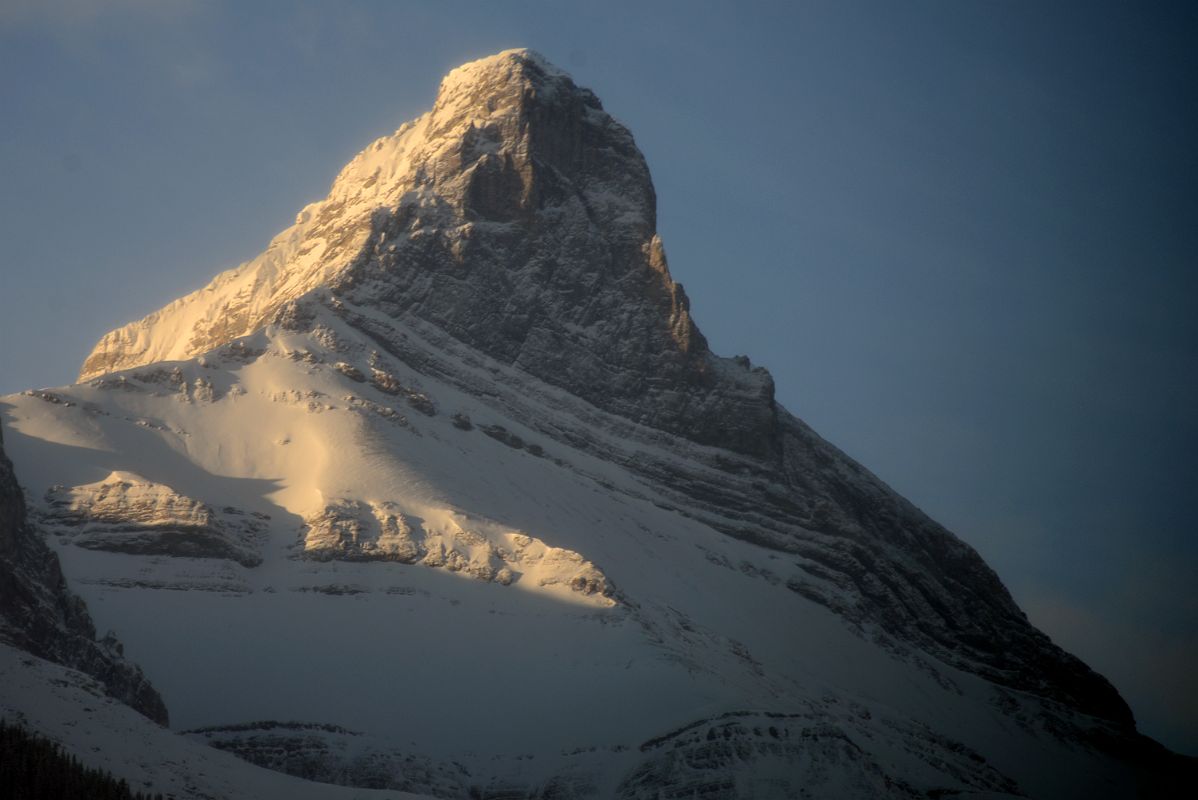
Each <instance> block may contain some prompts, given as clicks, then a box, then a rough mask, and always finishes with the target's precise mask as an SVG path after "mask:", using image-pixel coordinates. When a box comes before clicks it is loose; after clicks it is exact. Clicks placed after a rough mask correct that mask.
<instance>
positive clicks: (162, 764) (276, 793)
mask: <svg viewBox="0 0 1198 800" xmlns="http://www.w3.org/2000/svg"><path fill="white" fill-rule="evenodd" d="M0 687H3V689H2V690H0V718H2V719H4V720H5V721H7V722H8V723H10V724H19V725H23V726H25V727H28V728H29V729H31V730H35V731H37V732H38V733H40V734H41V735H43V736H46V737H48V738H50V739H51V740H52V741H54V742H57V743H58V744H60V745H61V746H62V748H63V750H64V752H66V753H67V754H68V755H71V756H74V757H75V758H76V759H78V760H79V762H80V763H82V764H84V765H85V766H88V767H95V768H99V769H104V770H107V771H110V772H112V773H113V774H114V775H116V776H118V777H120V778H124V779H125V780H126V781H128V783H129V787H130V788H131V789H132V790H133V791H142V792H147V793H158V792H161V793H162V794H163V795H164V796H166V797H172V798H176V800H212V799H213V798H220V799H221V800H428V798H427V796H423V795H414V794H409V793H405V792H397V791H371V790H368V789H361V788H347V787H342V786H332V785H328V784H321V783H316V782H313V781H307V780H300V779H298V778H294V777H291V776H288V775H282V774H280V773H278V772H274V771H271V770H266V769H262V768H260V767H255V766H253V765H251V764H247V763H246V762H245V761H244V760H241V759H238V758H235V757H233V756H230V755H228V754H226V753H220V752H217V751H215V750H213V749H211V748H208V747H204V746H202V745H199V744H197V743H195V742H193V741H190V740H188V739H187V738H185V737H182V736H179V735H178V734H175V733H172V732H171V731H169V730H167V729H165V728H162V727H159V726H158V725H155V724H154V723H153V722H151V721H149V720H148V719H146V718H145V717H143V716H142V715H140V714H138V713H137V712H136V711H134V710H133V709H131V708H129V707H128V706H125V705H122V704H121V703H118V702H116V701H115V700H113V699H112V698H111V697H108V696H106V695H105V693H104V690H103V687H102V686H100V685H99V684H98V683H96V681H95V680H94V679H92V678H89V677H88V676H86V675H84V674H83V673H81V672H76V671H75V670H71V669H67V668H66V667H61V666H59V665H57V664H52V663H50V662H48V661H43V660H42V659H40V658H37V657H35V656H32V655H30V654H29V653H26V652H24V651H21V650H17V649H15V648H13V647H10V646H8V645H5V644H0Z"/></svg>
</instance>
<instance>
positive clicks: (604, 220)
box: [80, 51, 1132, 726]
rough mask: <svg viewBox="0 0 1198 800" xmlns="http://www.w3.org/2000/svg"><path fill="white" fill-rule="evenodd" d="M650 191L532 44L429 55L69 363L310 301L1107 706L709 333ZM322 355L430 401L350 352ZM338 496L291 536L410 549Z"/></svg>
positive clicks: (765, 377) (290, 325)
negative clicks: (297, 200) (360, 139)
mask: <svg viewBox="0 0 1198 800" xmlns="http://www.w3.org/2000/svg"><path fill="white" fill-rule="evenodd" d="M655 213H656V212H655V197H654V191H653V186H652V183H651V181H650V178H649V173H648V169H647V167H646V165H645V161H644V158H643V157H642V156H641V154H640V152H639V151H638V150H637V148H636V145H635V143H634V141H633V139H632V136H631V134H630V133H629V132H628V131H627V129H625V128H624V127H623V126H622V125H620V124H619V123H618V122H616V121H615V120H614V119H612V117H611V116H610V115H608V114H607V113H606V112H605V111H604V110H603V108H602V106H601V105H600V103H599V101H598V99H597V98H596V97H595V96H594V94H592V93H591V92H590V91H588V90H586V89H582V88H579V87H577V86H576V85H575V84H574V83H573V81H572V80H571V79H570V78H569V77H568V76H567V75H565V74H564V73H562V72H560V71H559V70H557V69H555V68H554V67H552V66H551V65H549V64H548V63H546V62H545V61H544V60H543V59H542V58H540V57H539V56H537V55H535V54H533V53H530V52H528V51H509V52H506V53H502V54H500V55H498V56H494V57H491V58H488V59H483V60H481V61H478V62H474V63H472V64H467V65H465V66H463V67H461V68H459V69H458V70H455V71H454V72H452V73H451V74H450V75H449V76H448V77H447V78H446V79H445V81H444V82H443V84H442V86H441V91H440V93H439V96H438V98H437V101H436V104H435V106H434V108H433V110H432V111H430V112H429V113H428V114H426V115H424V116H422V117H420V118H419V119H417V120H416V121H414V122H412V123H410V124H408V125H405V126H403V127H402V128H400V129H399V130H398V131H397V132H396V133H395V134H394V135H392V136H388V137H384V138H382V139H379V140H378V141H376V142H375V143H373V144H372V145H371V146H369V147H368V148H367V149H366V150H364V151H363V152H362V153H361V154H359V155H358V156H357V157H356V158H355V159H354V160H353V161H352V162H351V163H350V164H349V165H348V166H347V167H346V168H345V170H343V171H342V173H341V174H340V176H339V177H338V178H337V180H336V181H335V183H334V185H333V187H332V190H331V192H330V195H329V197H328V198H327V199H325V200H324V201H321V202H319V203H315V204H313V205H310V206H308V207H307V208H305V209H304V210H303V211H302V212H301V214H300V215H299V217H298V218H297V222H296V225H295V226H293V227H292V228H291V229H289V230H288V231H285V232H284V233H282V234H280V235H279V236H278V237H276V239H275V240H274V241H273V242H272V243H271V246H270V248H269V249H268V250H267V251H266V252H265V253H263V254H262V255H261V256H259V257H258V258H257V259H255V260H254V261H251V262H249V263H247V264H245V265H243V266H242V267H239V268H238V269H236V270H233V271H231V272H228V273H225V274H223V275H221V276H219V277H217V278H216V280H215V281H214V282H213V283H212V284H211V285H210V286H209V287H207V288H205V289H204V290H201V291H200V292H197V293H195V294H192V295H189V296H187V297H185V298H183V299H181V300H179V301H177V302H175V303H173V304H171V305H170V306H167V307H166V308H164V309H162V310H161V311H159V312H156V313H155V314H152V315H150V316H149V317H147V318H146V319H144V320H142V321H141V322H137V323H133V324H131V325H128V326H126V327H124V328H121V329H119V330H117V331H113V332H112V333H110V334H108V335H107V336H105V337H104V338H103V339H102V340H101V341H100V343H99V344H98V345H97V347H96V349H95V351H94V352H93V353H92V354H91V355H90V356H89V357H88V359H87V361H86V362H85V364H84V366H83V370H82V373H81V376H80V377H81V379H86V378H92V377H95V376H98V375H100V374H102V373H105V372H108V371H111V370H116V369H125V368H129V367H134V366H139V365H142V364H146V363H151V362H155V361H161V360H168V359H180V358H186V357H191V356H196V355H199V354H203V353H207V352H210V351H213V350H215V349H217V348H220V347H222V346H224V345H228V344H229V343H230V342H231V341H232V340H234V339H236V338H237V337H239V336H242V335H245V334H248V333H251V332H254V331H258V330H261V329H264V328H267V327H269V326H271V325H274V326H277V328H278V329H282V330H286V331H296V332H309V333H312V334H313V336H315V337H317V338H319V339H320V340H321V341H322V342H327V347H328V349H329V350H331V351H337V352H340V351H341V350H345V349H347V348H343V347H341V345H340V344H339V343H338V342H336V341H334V338H335V337H334V336H333V334H332V332H331V329H330V328H329V327H327V325H326V323H325V322H322V321H321V320H322V319H324V320H327V318H328V315H329V313H330V312H331V313H332V314H333V315H335V317H336V318H337V319H338V320H340V321H341V322H342V323H344V324H345V325H348V326H349V327H350V328H351V329H354V330H356V332H357V333H358V335H360V336H363V338H366V337H368V339H369V340H370V341H371V342H372V344H373V345H375V346H377V347H378V348H379V349H381V350H382V351H383V352H384V353H385V354H386V355H387V356H388V357H389V358H392V359H394V360H395V361H397V362H400V363H403V364H406V365H408V366H410V367H411V368H412V369H413V370H416V371H419V372H421V373H422V374H425V375H429V376H433V377H436V378H437V379H438V380H442V381H445V382H447V383H450V384H452V385H455V386H456V387H457V388H459V389H461V390H463V391H465V392H467V393H469V394H470V395H472V396H473V397H476V398H485V399H486V401H487V402H490V403H492V404H493V405H494V406H495V407H496V408H501V409H502V411H503V413H504V414H505V415H507V416H508V417H509V418H514V419H517V420H520V421H521V422H522V423H523V424H525V425H527V426H528V427H530V428H531V429H534V430H536V431H538V432H540V433H542V434H544V436H545V437H546V438H547V440H553V441H556V442H561V443H563V444H564V445H566V446H568V447H571V448H574V449H576V450H580V451H584V452H586V453H587V454H588V455H591V456H595V457H597V458H600V459H603V460H605V461H608V462H613V463H616V464H618V465H620V466H621V467H622V468H624V469H627V470H628V471H630V472H631V473H633V474H635V475H637V476H638V477H639V478H640V479H641V480H642V481H643V482H644V484H645V485H646V487H647V488H646V490H645V493H646V495H649V496H652V498H653V501H654V502H655V503H658V504H660V505H663V506H666V507H668V508H671V509H674V510H676V511H679V512H680V513H683V514H686V515H688V516H692V517H694V518H696V519H700V520H702V521H703V522H705V523H707V524H709V525H710V526H712V527H714V528H716V529H718V530H720V531H723V532H724V533H727V534H729V535H732V536H735V537H737V538H740V539H744V540H748V541H752V542H754V543H756V544H759V545H762V546H763V547H766V548H770V549H771V550H773V551H775V552H776V553H780V554H785V556H784V557H785V558H787V559H790V561H791V564H792V565H794V566H796V567H797V568H798V569H799V570H801V576H798V577H792V578H789V579H788V580H787V581H786V583H787V585H788V586H789V587H790V588H791V589H792V590H793V591H795V592H797V593H799V594H801V595H803V596H804V597H808V598H810V599H813V600H816V601H818V602H820V603H823V604H824V605H827V606H828V607H830V608H832V609H834V610H835V611H837V612H839V613H840V614H841V615H843V616H844V617H846V618H848V619H849V620H850V621H852V622H854V623H856V624H858V625H859V626H860V627H861V629H862V630H863V631H864V632H866V634H867V635H875V636H878V637H881V638H884V639H885V640H886V642H887V644H888V645H892V646H894V647H896V648H907V647H910V648H914V649H916V650H918V651H922V652H925V653H928V654H930V655H933V656H935V657H937V658H940V659H942V660H944V661H946V662H948V663H951V664H953V665H955V666H958V667H960V668H963V669H966V670H969V671H971V672H975V673H978V674H981V675H983V676H985V677H987V678H988V679H990V680H992V681H994V682H996V683H1000V684H1003V685H1007V686H1012V687H1016V688H1019V689H1025V690H1028V691H1032V692H1036V693H1038V694H1041V695H1043V696H1047V697H1050V698H1053V699H1056V700H1059V701H1061V702H1064V703H1066V704H1068V705H1069V706H1071V707H1073V708H1075V709H1078V710H1081V711H1084V712H1087V713H1091V714H1095V715H1098V716H1100V717H1103V718H1106V719H1109V720H1112V721H1115V722H1117V723H1118V724H1120V725H1124V726H1130V725H1132V717H1131V713H1130V710H1129V709H1128V707H1127V706H1126V704H1125V703H1124V702H1123V700H1122V699H1121V698H1120V697H1119V695H1118V693H1117V692H1116V691H1115V690H1114V688H1113V687H1112V686H1111V685H1110V684H1109V683H1108V682H1107V681H1106V680H1105V679H1103V678H1102V677H1101V676H1098V675H1096V674H1095V673H1093V672H1092V671H1090V670H1089V669H1088V668H1087V667H1086V666H1085V665H1084V664H1082V663H1081V662H1080V661H1079V660H1078V659H1076V658H1074V657H1073V656H1070V655H1069V654H1067V653H1065V652H1063V651H1062V650H1060V649H1059V648H1057V647H1056V646H1055V645H1053V644H1052V643H1051V642H1050V641H1049V640H1048V639H1047V637H1045V636H1044V635H1043V634H1042V633H1040V632H1039V631H1037V630H1036V629H1035V628H1033V627H1032V626H1031V625H1030V624H1029V623H1028V622H1027V619H1026V617H1025V616H1024V614H1023V613H1022V612H1021V611H1020V610H1019V608H1018V607H1017V606H1016V605H1015V603H1014V602H1013V601H1012V599H1011V597H1010V595H1009V594H1008V592H1007V591H1006V589H1005V588H1004V587H1003V586H1002V584H1001V582H1000V581H999V579H998V578H997V576H996V575H995V574H994V572H993V571H992V570H991V569H990V568H989V567H988V566H987V565H986V564H985V563H984V562H983V561H982V560H981V558H980V557H979V556H978V555H977V553H976V552H975V551H974V550H973V549H972V548H970V547H969V546H967V545H965V544H964V543H962V542H961V541H959V540H958V539H956V538H955V537H954V536H953V535H952V534H950V533H949V532H948V531H946V530H945V529H944V528H942V527H941V526H939V525H937V524H936V523H935V522H933V521H932V520H930V519H928V518H927V517H926V516H925V515H924V514H923V513H921V512H920V511H919V510H918V509H916V508H915V507H913V506H912V505H911V504H910V503H908V502H907V501H906V500H904V499H903V498H901V497H899V496H898V495H897V494H895V493H894V492H893V491H892V490H891V489H889V487H887V486H885V485H884V484H883V483H882V482H881V481H879V480H878V479H877V478H876V477H874V476H873V475H871V474H870V473H869V472H868V471H867V470H865V469H864V468H863V467H861V466H860V465H858V464H857V463H856V462H854V461H853V460H852V459H850V458H848V457H847V456H846V455H844V454H843V453H841V452H840V451H839V450H837V449H836V448H835V447H833V446H832V445H830V444H828V443H827V442H825V441H823V440H822V439H821V438H820V437H819V436H818V435H816V434H815V433H814V432H813V431H811V429H810V428H808V427H807V426H806V425H805V424H804V423H803V422H801V421H800V420H798V419H797V418H795V417H793V416H792V415H790V414H789V413H788V412H787V411H786V410H785V409H783V408H781V407H780V406H779V405H778V404H777V403H775V401H774V396H773V382H772V379H771V378H770V376H769V374H768V373H767V372H766V371H765V370H762V369H760V368H753V367H751V366H750V365H749V362H748V360H747V359H722V358H718V357H716V356H715V355H713V354H712V353H711V352H710V350H709V349H708V346H707V343H706V341H705V339H704V338H703V336H702V334H700V333H699V331H698V329H697V327H696V326H695V323H694V321H693V320H692V318H691V315H690V309H689V305H688V302H687V299H686V295H685V293H684V292H683V290H682V287H681V286H680V285H679V284H677V283H675V282H674V281H673V279H672V278H671V277H670V273H669V270H668V268H667V265H666V259H665V254H664V250H663V247H662V243H661V240H660V239H659V237H658V236H657V233H656V220H655ZM317 334H319V336H317ZM330 337H333V338H330ZM349 349H352V348H349ZM359 349H361V348H360V347H359ZM447 354H452V356H453V357H452V358H449V357H447ZM463 364H468V365H469V368H465V367H463V366H461V365H463ZM334 368H335V369H336V370H337V371H338V372H339V373H340V374H341V375H343V376H345V377H346V378H347V379H348V380H350V381H351V382H353V383H354V384H355V385H358V384H362V385H371V386H374V387H376V388H377V389H378V390H379V391H381V392H384V393H386V394H392V395H395V394H399V393H403V392H406V393H407V394H408V397H409V404H410V405H411V406H412V407H413V408H416V409H417V410H420V411H421V412H422V413H435V409H436V406H435V404H434V403H433V402H432V401H431V400H429V399H428V398H427V397H425V398H424V400H425V401H428V402H427V404H425V405H423V406H419V405H418V404H417V402H416V400H413V397H415V396H416V395H418V394H419V393H416V392H414V390H405V389H404V388H403V387H402V385H400V384H398V383H396V382H394V381H393V380H389V379H388V378H386V377H380V374H379V372H378V371H377V370H376V369H375V365H374V364H373V363H370V364H368V363H365V362H364V361H363V363H351V359H350V358H349V357H348V356H347V357H344V358H338V359H337V360H336V362H335V364H334ZM505 370H506V371H505ZM385 374H386V373H385V372H384V375H385ZM371 375H373V376H374V377H373V380H371V381H370V383H369V384H367V383H366V381H367V376H371ZM420 397H423V395H420ZM530 398H536V402H533V401H532V400H531V399H530ZM544 408H553V409H554V410H555V412H557V413H555V415H554V416H553V417H552V418H549V417H547V416H546V415H545V414H544V413H543V409H544ZM392 412H393V416H394V411H393V410H392ZM464 424H469V422H468V421H467V422H466V423H464ZM484 432H486V433H488V435H492V436H493V437H494V438H498V436H497V431H496V430H495V429H494V428H489V429H484ZM539 447H540V445H538V448H539ZM342 511H343V510H338V509H333V510H331V511H329V512H328V513H327V514H325V515H324V516H322V517H320V518H313V519H311V520H309V523H308V525H309V529H308V533H307V534H305V535H306V536H311V537H312V540H313V542H315V543H317V544H318V545H319V546H318V547H314V549H315V550H318V551H329V552H338V553H340V554H341V555H342V556H343V557H356V558H365V557H372V558H373V557H385V558H394V559H401V560H402V559H406V558H427V557H428V556H427V553H425V554H422V553H421V550H420V547H421V545H420V543H419V542H418V541H417V537H415V536H413V535H412V529H411V528H409V529H408V530H407V531H406V532H405V530H404V528H403V527H402V526H401V525H400V524H399V521H398V518H397V520H396V522H395V525H394V527H393V529H392V528H388V527H387V526H386V525H385V524H384V523H383V522H381V521H380V520H379V518H378V516H377V513H376V510H374V509H372V510H370V511H369V512H366V511H363V510H361V509H358V510H351V511H349V512H346V513H342ZM355 520H356V522H355ZM372 520H373V521H372ZM355 525H359V526H361V525H365V526H366V528H369V529H370V532H369V533H368V534H366V535H363V534H361V533H360V531H359V530H358V529H357V528H355V527H354V526H355ZM379 526H381V527H379ZM376 527H378V530H377V532H375V528H376ZM780 557H783V556H780ZM466 563H473V562H471V561H470V560H467V562H466Z"/></svg>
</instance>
